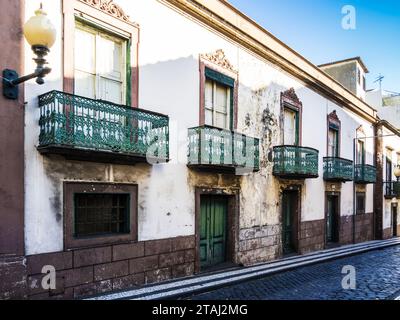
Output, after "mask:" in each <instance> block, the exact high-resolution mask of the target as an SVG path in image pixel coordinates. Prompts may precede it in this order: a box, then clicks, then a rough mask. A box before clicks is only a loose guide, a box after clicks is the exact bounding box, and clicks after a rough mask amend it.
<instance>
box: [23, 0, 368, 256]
mask: <svg viewBox="0 0 400 320" xmlns="http://www.w3.org/2000/svg"><path fill="white" fill-rule="evenodd" d="M39 2H40V1H39V0H27V1H26V14H27V15H28V16H29V15H30V14H31V13H32V12H33V10H34V9H35V8H37V7H38V6H39ZM115 2H117V3H119V4H120V5H121V6H122V8H124V9H125V11H126V13H127V14H128V15H130V17H131V18H132V20H134V21H136V22H138V23H139V24H140V28H141V31H140V51H139V57H140V61H139V62H140V79H139V105H140V107H141V108H144V109H148V110H153V111H157V112H161V113H164V114H168V115H169V116H170V119H171V138H170V139H171V141H170V142H171V149H170V152H171V158H172V161H171V162H170V163H168V164H165V165H159V166H154V167H148V166H146V165H143V166H142V165H140V166H135V167H127V166H113V165H102V164H94V163H80V162H71V161H65V160H63V159H48V158H44V157H42V156H41V155H40V154H39V153H38V152H37V150H36V146H37V144H38V137H39V127H38V119H39V110H38V108H37V96H38V95H39V94H41V93H45V92H48V91H50V90H52V89H58V90H61V89H62V73H61V70H62V68H61V38H60V35H61V31H62V29H61V7H60V1H55V0H44V1H43V4H44V8H45V9H46V10H47V11H48V13H49V17H50V18H51V19H52V21H53V22H54V23H55V24H56V26H57V30H58V39H57V43H56V45H55V47H54V48H53V49H52V53H51V55H50V56H49V59H48V60H49V62H50V64H51V67H52V68H53V72H52V74H51V75H50V77H48V78H47V82H46V84H45V85H44V86H40V87H39V86H37V85H35V84H34V83H30V84H28V85H27V86H26V101H27V106H26V116H25V122H26V129H25V136H26V141H25V157H26V169H25V170H26V193H25V197H26V208H25V216H26V220H25V224H26V225H25V233H26V234H25V238H26V250H27V254H37V253H44V252H53V251H60V250H62V249H63V227H62V225H63V221H62V215H63V213H62V182H63V181H64V180H70V179H74V180H91V181H115V182H132V183H138V184H139V240H149V239H159V238H166V237H173V236H180V235H190V234H193V233H194V210H195V208H194V187H195V186H196V185H203V184H205V183H206V182H207V181H211V180H212V179H214V180H212V181H216V184H217V185H221V186H223V185H226V184H227V182H226V181H225V180H229V179H227V178H224V177H222V176H215V175H210V176H209V177H208V179H209V180H207V179H204V177H203V175H202V176H201V177H200V175H196V174H194V173H191V172H189V171H188V169H187V167H186V153H187V145H186V139H187V129H188V128H190V127H193V126H197V125H198V123H199V119H198V113H199V61H198V58H199V54H201V53H209V52H214V51H215V50H217V49H223V50H224V52H225V53H226V55H227V57H228V59H229V60H230V61H231V63H232V64H233V65H234V66H235V68H236V69H237V70H238V71H239V79H240V87H239V114H238V131H240V132H243V133H245V134H248V135H250V136H254V137H258V138H262V139H263V140H262V141H263V144H262V148H261V161H262V164H263V165H262V169H261V171H260V172H259V173H256V174H252V175H249V176H246V177H243V178H242V179H241V180H240V186H241V212H240V227H241V228H245V227H252V226H256V225H265V224H278V223H279V220H280V218H279V217H280V205H279V183H278V181H277V179H275V178H274V177H273V176H272V165H271V163H270V162H268V161H266V156H267V154H268V152H269V151H270V150H271V148H272V147H273V146H274V145H278V144H280V141H281V137H280V131H279V128H277V127H276V124H277V123H278V119H279V112H280V93H281V92H282V91H285V90H287V89H289V88H291V87H294V88H295V90H296V92H297V93H298V96H299V98H300V100H301V101H303V137H302V140H303V145H304V146H307V147H312V148H316V149H318V150H320V177H319V178H318V179H309V180H307V181H306V182H305V186H304V189H303V199H302V220H303V221H309V220H316V219H323V218H324V206H325V204H324V197H325V196H324V195H325V183H324V181H323V179H322V176H323V172H322V158H323V157H324V156H325V153H326V143H327V142H326V140H327V139H326V134H327V121H326V117H327V115H328V114H329V113H330V112H332V111H333V110H336V111H337V113H338V116H339V118H340V119H341V121H342V154H341V156H342V157H344V158H349V159H352V154H353V151H352V139H353V137H354V136H355V132H356V129H357V128H358V127H359V126H360V125H363V126H364V130H365V132H366V134H367V136H372V135H373V131H372V128H371V125H370V124H369V123H367V122H365V121H363V120H361V119H360V118H359V117H358V116H356V115H354V114H352V113H349V112H348V111H344V110H343V109H342V108H341V107H340V106H338V105H336V104H334V103H332V102H330V101H328V100H327V99H325V98H324V97H322V96H321V95H319V94H317V93H316V92H314V91H312V90H310V89H309V88H307V87H305V86H304V85H303V84H301V83H300V82H298V81H296V80H295V79H293V78H292V77H291V76H289V75H287V74H286V73H284V72H282V71H281V70H280V69H279V68H276V67H274V66H273V65H271V64H270V63H269V62H267V61H264V60H261V59H259V58H257V57H255V56H253V55H252V54H250V53H249V52H248V51H246V50H244V49H242V48H240V47H237V46H235V45H234V44H233V43H231V42H229V41H228V40H226V39H225V38H223V37H221V36H218V35H217V34H215V33H213V32H211V31H210V30H208V29H207V28H205V27H203V26H201V25H199V24H197V23H195V22H194V21H192V20H190V19H188V18H186V17H184V16H182V15H180V14H178V13H177V12H175V11H173V10H171V9H170V8H168V7H166V6H164V5H162V4H161V3H159V2H158V1H156V0H146V1H142V0H141V1H139V0H134V1H130V0H129V1H128V0H118V1H115ZM27 18H28V17H27ZM26 56H27V59H26V60H27V61H26V71H30V70H32V68H33V64H32V63H31V62H30V61H29V57H31V56H32V55H31V52H30V49H29V47H28V46H27V47H26ZM266 110H269V112H270V121H272V122H266V123H265V122H263V121H262V120H263V119H265V114H266ZM248 114H249V117H250V119H251V126H250V127H247V126H246V124H245V119H246V117H247V115H248ZM274 121H275V123H274ZM367 151H368V153H369V154H368V157H367V161H368V163H372V152H373V140H372V139H369V140H368V141H367ZM111 173H112V174H111ZM210 179H211V180H210ZM372 196H373V195H372V187H371V186H368V194H367V210H368V212H371V211H372ZM352 199H353V198H352V183H346V184H343V185H342V214H343V215H350V214H352Z"/></svg>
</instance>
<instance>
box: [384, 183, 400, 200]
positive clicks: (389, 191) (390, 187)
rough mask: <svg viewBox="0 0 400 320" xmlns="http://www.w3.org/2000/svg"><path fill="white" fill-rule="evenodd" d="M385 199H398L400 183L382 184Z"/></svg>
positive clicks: (399, 196)
mask: <svg viewBox="0 0 400 320" xmlns="http://www.w3.org/2000/svg"><path fill="white" fill-rule="evenodd" d="M383 190H384V192H385V198H387V199H393V198H400V181H386V182H384V183H383Z"/></svg>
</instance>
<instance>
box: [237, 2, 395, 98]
mask: <svg viewBox="0 0 400 320" xmlns="http://www.w3.org/2000/svg"><path fill="white" fill-rule="evenodd" d="M229 2H230V3H231V4H233V5H234V6H235V7H237V8H238V9H240V10H241V11H242V12H244V13H245V14H247V15H248V16H249V17H250V18H252V19H253V20H255V21H256V22H258V23H259V24H260V25H262V26H263V27H264V28H266V29H267V30H268V31H269V32H271V33H272V34H274V35H275V36H276V37H278V38H279V39H280V40H282V41H283V42H285V43H286V44H288V45H289V46H290V47H292V48H293V49H294V50H296V51H297V52H299V53H300V54H301V55H303V56H304V57H305V58H307V59H308V60H310V61H311V62H313V63H314V64H322V63H325V62H331V61H335V60H341V59H346V58H350V57H355V56H360V57H361V58H362V59H363V60H364V62H365V64H366V65H367V67H368V69H369V71H370V74H369V75H368V76H367V87H368V88H369V89H374V88H378V87H379V85H378V84H377V83H373V81H374V80H375V79H376V78H377V77H378V75H379V73H381V74H382V75H383V76H385V79H384V80H383V84H382V88H383V89H386V90H390V91H396V92H400V1H399V0H380V1H379V0H353V1H346V0H229ZM345 5H352V6H354V7H355V9H356V17H357V20H356V29H355V30H344V29H343V28H342V18H343V14H342V12H341V11H342V7H343V6H345Z"/></svg>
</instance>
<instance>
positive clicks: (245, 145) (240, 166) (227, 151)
mask: <svg viewBox="0 0 400 320" xmlns="http://www.w3.org/2000/svg"><path fill="white" fill-rule="evenodd" d="M259 144H260V141H259V139H256V138H252V137H248V136H245V135H243V134H239V133H237V132H233V131H229V130H223V129H219V128H215V127H211V126H201V127H196V128H191V129H189V156H188V166H189V167H191V168H193V169H201V170H211V171H216V172H227V173H236V174H243V173H249V172H255V171H258V170H259V168H260V150H259Z"/></svg>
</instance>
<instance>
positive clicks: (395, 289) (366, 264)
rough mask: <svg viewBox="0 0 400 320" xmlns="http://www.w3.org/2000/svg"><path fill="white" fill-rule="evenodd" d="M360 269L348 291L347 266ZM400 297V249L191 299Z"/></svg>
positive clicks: (315, 267) (350, 258)
mask: <svg viewBox="0 0 400 320" xmlns="http://www.w3.org/2000/svg"><path fill="white" fill-rule="evenodd" d="M345 265H351V266H354V267H355V268H356V289H355V290H351V289H350V290H344V289H342V286H341V283H342V279H343V277H344V276H345V275H343V274H342V273H341V271H342V268H343V266H345ZM397 296H400V246H395V247H389V248H385V249H381V250H375V251H370V252H367V253H364V254H359V255H356V256H351V257H347V258H343V259H338V260H334V261H330V262H325V263H321V264H316V265H312V266H307V267H303V268H299V269H295V270H293V271H288V272H284V273H280V274H276V275H273V276H269V277H266V278H263V279H257V280H252V281H248V282H245V283H240V284H237V285H233V286H230V287H226V288H221V289H218V290H215V291H212V292H208V293H204V294H200V295H196V296H193V297H191V299H193V300H228V299H229V300H376V299H379V300H382V299H394V298H395V297H397Z"/></svg>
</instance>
